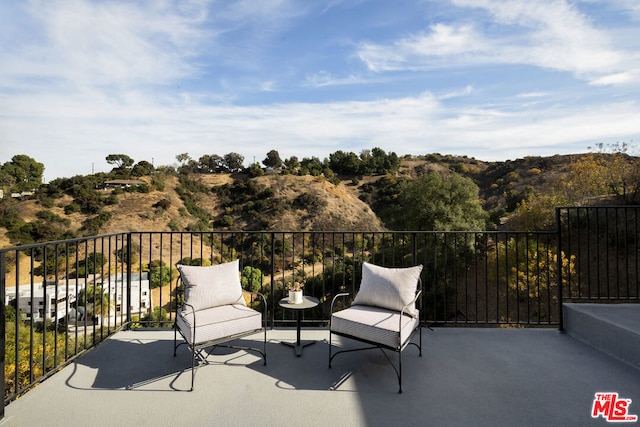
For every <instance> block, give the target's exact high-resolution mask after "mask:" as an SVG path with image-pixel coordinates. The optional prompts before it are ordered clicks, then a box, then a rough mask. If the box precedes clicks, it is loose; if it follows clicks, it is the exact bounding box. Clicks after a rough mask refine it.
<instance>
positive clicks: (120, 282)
mask: <svg viewBox="0 0 640 427" xmlns="http://www.w3.org/2000/svg"><path fill="white" fill-rule="evenodd" d="M126 279H127V276H126V275H124V274H116V275H111V276H109V282H107V283H104V282H103V283H102V284H101V285H102V286H103V289H104V290H105V291H106V292H109V296H110V298H111V301H113V302H114V304H113V306H112V307H111V309H110V310H109V316H110V317H114V318H115V319H119V318H120V317H121V316H124V315H126V313H127V305H129V308H130V309H131V314H132V315H137V316H140V317H142V316H143V315H145V314H148V313H149V311H150V309H151V292H150V286H149V273H142V275H140V274H138V273H131V301H130V302H129V301H127V287H126V286H127V283H126Z"/></svg>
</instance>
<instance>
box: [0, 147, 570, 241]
mask: <svg viewBox="0 0 640 427" xmlns="http://www.w3.org/2000/svg"><path fill="white" fill-rule="evenodd" d="M576 157H577V156H552V157H527V158H524V159H518V160H515V161H507V162H483V161H480V160H476V159H473V158H468V157H464V156H463V157H460V156H442V155H439V154H432V155H428V156H422V157H419V158H415V157H414V158H405V159H403V160H402V163H401V167H400V169H399V171H398V173H397V174H396V178H399V177H401V178H407V179H412V178H415V177H416V176H419V174H420V173H422V172H424V171H426V170H443V169H450V170H453V171H455V172H457V173H460V174H461V175H463V176H466V177H468V178H470V179H472V180H473V181H474V182H475V183H476V184H477V185H478V187H479V190H480V191H479V197H480V199H481V200H483V201H484V206H485V208H486V209H487V210H499V209H503V208H504V207H505V205H506V203H507V201H506V200H507V198H508V197H511V196H513V195H516V196H517V195H518V194H520V193H523V192H524V191H527V189H531V188H535V189H536V190H539V191H545V189H548V188H550V187H551V186H553V185H554V183H556V182H558V181H559V180H562V179H563V177H564V176H565V175H566V173H567V170H568V166H569V165H570V163H571V162H572V161H573V160H574V159H575V158H576ZM141 179H142V180H144V181H145V182H147V183H148V184H149V189H150V190H149V191H148V192H123V191H119V192H117V193H115V194H117V195H116V196H112V199H113V198H114V197H115V200H116V202H115V203H113V204H108V205H106V206H104V207H103V208H102V210H103V211H104V212H109V213H110V214H111V217H110V219H108V221H106V222H104V223H101V224H100V226H99V233H100V234H106V233H115V232H127V231H169V230H189V229H192V228H190V227H193V226H194V224H195V223H197V221H198V220H199V219H198V218H197V217H196V216H194V213H193V211H192V210H190V209H188V206H186V203H185V198H184V197H183V194H181V193H180V187H181V183H180V180H179V178H178V177H177V176H165V177H163V178H162V186H158V185H155V184H154V179H152V177H142V178H141ZM189 179H190V180H191V181H193V182H196V183H197V184H198V186H199V188H200V189H199V190H198V191H197V193H196V194H192V199H193V200H196V203H197V205H198V207H199V209H201V212H204V215H205V216H206V217H207V218H208V225H207V226H208V227H211V224H216V222H215V221H216V219H220V218H222V217H223V216H225V215H228V216H229V217H232V220H233V221H232V223H231V224H227V225H226V226H221V225H220V224H219V223H218V224H217V225H215V226H214V227H215V228H216V229H218V228H224V229H232V230H249V229H252V230H256V229H270V230H317V231H322V230H326V231H333V230H337V231H341V230H361V231H373V230H384V224H383V223H382V222H381V220H380V219H379V218H378V217H377V216H376V214H375V212H374V211H373V210H372V209H371V207H370V206H369V205H368V204H367V203H365V202H363V201H362V200H361V199H360V196H361V195H362V188H363V185H365V184H368V183H372V182H375V181H377V180H378V179H380V176H364V177H357V179H354V177H344V178H343V180H342V181H341V182H339V183H338V184H334V183H331V182H329V181H328V180H326V179H324V178H323V177H312V176H309V175H307V176H296V175H280V174H268V175H264V176H260V177H256V178H249V177H248V176H247V175H245V174H233V175H231V174H195V175H191V176H190V177H189ZM249 184H250V185H249ZM243 185H244V187H243ZM247 187H251V188H252V189H253V190H254V195H251V194H249V195H247V194H245V193H246V188H247ZM158 188H161V190H159V189H158ZM222 188H226V197H222V196H221V195H220V194H222V193H224V192H219V191H216V189H222ZM258 191H260V192H262V193H259V192H258ZM99 193H100V194H101V195H102V196H103V197H104V198H107V197H110V196H111V195H112V194H114V192H113V190H99ZM263 193H264V194H267V196H264V197H263V198H262V199H263V200H261V199H260V197H259V196H258V195H257V194H263ZM251 197H253V198H252V199H251ZM248 198H249V199H251V200H247V199H248ZM72 202H73V198H72V197H71V196H69V195H62V196H58V198H56V199H55V200H54V201H53V204H52V205H51V204H49V207H44V206H43V204H42V203H41V202H39V201H38V200H36V199H31V200H23V201H19V202H17V203H15V209H17V211H18V212H19V215H20V216H21V217H22V219H23V220H24V221H26V222H31V221H35V220H36V218H37V217H36V214H37V213H38V212H39V211H42V210H48V211H50V212H52V213H54V214H56V215H58V216H59V217H61V218H64V219H66V220H68V221H69V225H68V229H69V230H71V231H72V232H74V234H75V235H82V234H83V231H82V229H83V226H84V224H86V221H87V220H88V219H90V218H91V215H86V214H83V213H81V212H79V211H74V212H71V213H65V207H67V206H68V205H69V204H70V203H72ZM4 203H7V202H6V201H5V202H4ZM12 203H13V202H12ZM159 204H160V205H161V207H158V205H159ZM252 205H253V206H254V208H252ZM231 206H232V207H231ZM252 209H253V212H252V211H251V210H252ZM256 211H257V212H256ZM247 212H249V213H251V214H252V215H249V214H247ZM94 216H95V215H94ZM201 216H202V215H201ZM256 216H259V221H256V220H255V218H256ZM206 223H207V221H205V224H206ZM209 229H211V228H209ZM12 243H14V242H10V240H9V239H8V238H7V236H6V230H5V229H4V228H1V227H0V245H2V246H3V247H6V246H10V245H11V244H12Z"/></svg>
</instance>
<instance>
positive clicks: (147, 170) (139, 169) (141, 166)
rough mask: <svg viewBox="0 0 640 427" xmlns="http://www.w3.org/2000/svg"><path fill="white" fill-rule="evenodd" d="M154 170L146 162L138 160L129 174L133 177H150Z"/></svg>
mask: <svg viewBox="0 0 640 427" xmlns="http://www.w3.org/2000/svg"><path fill="white" fill-rule="evenodd" d="M154 170H155V168H154V167H153V165H152V164H151V163H149V162H147V161H146V160H140V161H139V162H138V163H137V164H136V165H135V166H134V167H133V169H132V170H131V174H132V175H133V176H145V175H151V174H152V173H153V172H154Z"/></svg>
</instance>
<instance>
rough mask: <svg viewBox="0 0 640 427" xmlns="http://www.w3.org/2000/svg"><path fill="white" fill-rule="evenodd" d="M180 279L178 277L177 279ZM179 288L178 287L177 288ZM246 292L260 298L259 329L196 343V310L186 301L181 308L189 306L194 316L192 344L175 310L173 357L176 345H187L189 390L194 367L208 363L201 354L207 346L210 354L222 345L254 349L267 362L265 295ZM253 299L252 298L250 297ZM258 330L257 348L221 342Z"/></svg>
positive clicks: (239, 348) (224, 346)
mask: <svg viewBox="0 0 640 427" xmlns="http://www.w3.org/2000/svg"><path fill="white" fill-rule="evenodd" d="M178 280H180V279H178ZM177 289H180V288H177ZM181 292H184V289H182V290H181ZM244 292H247V293H249V294H251V295H252V296H253V297H255V296H259V297H261V298H262V302H263V304H262V307H263V312H262V328H260V329H254V330H250V331H246V332H243V333H240V334H235V335H230V336H227V337H223V338H218V339H215V340H209V341H204V342H201V343H198V340H197V339H196V326H197V325H196V320H195V314H196V311H195V310H193V306H191V305H190V304H187V303H183V305H182V307H183V310H184V308H185V307H191V311H190V313H191V315H193V316H194V318H193V331H191V337H192V342H193V344H190V343H189V341H188V340H187V338H186V337H185V336H184V334H183V333H182V331H181V330H180V328H179V327H178V324H177V316H178V314H177V312H176V320H175V321H174V322H173V357H176V352H177V350H178V347H180V346H181V345H183V344H185V345H187V347H189V351H190V352H191V391H193V386H194V382H195V375H196V374H195V371H196V368H198V367H200V366H201V363H202V364H204V365H206V364H208V361H207V356H203V355H202V352H203V350H204V349H206V348H209V347H213V348H212V350H211V352H210V353H208V354H211V353H212V352H213V349H215V348H216V347H223V348H233V349H238V350H248V351H254V352H256V353H259V354H260V355H261V356H262V359H263V365H266V364H267V299H266V298H265V296H264V295H263V294H262V293H260V292H249V291H244ZM252 299H253V298H252ZM260 331H264V340H263V346H262V349H259V348H257V347H248V346H238V345H230V344H223V343H227V342H231V341H234V340H237V339H240V338H243V337H246V336H249V335H253V334H255V333H257V332H260ZM178 333H180V335H181V336H182V338H183V341H182V342H180V343H178V342H177V341H178ZM208 354H207V355H208ZM196 359H199V361H200V362H201V363H200V362H199V363H198V364H196Z"/></svg>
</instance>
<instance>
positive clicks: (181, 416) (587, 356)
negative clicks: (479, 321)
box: [0, 328, 640, 426]
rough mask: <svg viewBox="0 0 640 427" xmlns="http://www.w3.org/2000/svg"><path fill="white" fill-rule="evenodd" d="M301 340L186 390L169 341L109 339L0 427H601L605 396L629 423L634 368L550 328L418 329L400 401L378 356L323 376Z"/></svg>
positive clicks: (314, 352) (238, 355) (17, 405)
mask: <svg viewBox="0 0 640 427" xmlns="http://www.w3.org/2000/svg"><path fill="white" fill-rule="evenodd" d="M302 334H303V339H316V340H319V341H320V342H319V343H317V344H315V345H312V346H309V347H307V348H305V350H304V353H303V355H302V356H301V357H296V356H295V355H294V353H293V351H292V350H291V348H289V347H285V346H283V345H279V343H278V342H279V341H280V340H295V331H294V330H292V329H287V328H285V329H274V330H270V331H268V339H269V343H268V352H269V360H268V363H267V365H266V366H263V364H262V361H261V360H260V359H259V356H255V355H253V354H249V353H246V352H243V351H237V352H229V351H226V352H225V351H224V350H223V349H219V350H217V352H214V354H213V355H211V356H209V363H210V364H209V365H205V366H202V367H201V368H200V369H199V370H198V372H197V375H196V385H195V390H194V391H193V392H189V391H188V390H189V386H190V371H189V369H186V368H187V367H188V366H190V358H189V355H188V353H187V352H186V351H179V352H178V356H177V357H176V358H175V359H174V358H173V347H172V345H173V341H172V340H173V334H172V333H171V332H169V331H159V330H131V331H122V332H118V333H116V334H115V335H113V336H112V337H111V338H110V339H109V340H108V341H106V342H105V343H104V344H102V345H100V346H99V347H98V348H96V349H95V350H93V351H91V352H89V353H87V354H86V355H85V356H83V357H81V358H79V359H77V360H76V361H75V362H73V363H72V364H71V365H69V366H67V367H65V368H64V369H63V370H62V371H60V372H58V373H56V374H55V375H54V376H53V377H51V378H49V379H48V380H46V381H44V382H43V383H42V384H41V385H40V386H38V387H36V388H35V389H33V390H32V391H30V392H28V393H27V394H26V395H25V396H22V397H20V398H19V399H17V400H16V401H14V402H12V403H11V404H10V405H8V406H7V408H6V410H5V420H4V422H2V423H0V424H3V425H7V426H13V425H16V426H18V425H20V426H22V425H88V424H89V423H90V424H91V425H94V426H113V425H214V424H215V425H274V426H276V425H284V426H287V425H309V426H314V425H317V426H326V425H336V424H338V425H350V426H365V425H366V426H389V425H403V426H412V425H416V426H417V425H420V426H424V425H428V426H463V425H464V426H484V425H486V426H516V425H517V426H548V425H561V426H588V425H605V424H606V422H605V421H604V420H603V418H601V417H600V418H597V419H593V418H591V409H592V405H593V400H594V395H595V393H597V392H607V391H614V392H618V393H619V396H620V398H628V399H632V404H631V405H630V407H629V409H630V411H629V413H630V414H635V415H638V414H640V370H638V369H633V368H630V366H629V365H627V364H625V363H623V362H621V361H618V360H616V359H615V358H612V357H610V356H607V355H605V354H604V353H602V352H600V351H598V350H595V349H594V348H592V347H590V346H589V345H587V344H583V343H581V342H580V341H578V340H575V339H573V338H572V337H571V336H569V335H568V334H562V333H559V332H558V331H557V330H555V329H514V328H510V329H504V328H434V330H428V329H425V330H424V331H423V339H424V342H423V344H424V352H423V357H422V358H419V357H418V356H417V354H416V353H417V351H414V350H415V349H414V348H411V347H409V348H408V349H407V350H406V354H405V357H404V361H403V362H404V363H403V368H404V371H405V379H404V387H403V388H404V393H403V394H398V393H397V381H396V378H395V373H394V372H393V369H392V368H391V367H390V366H388V365H387V362H386V359H385V358H384V357H383V356H382V355H381V354H380V353H379V352H377V351H371V352H361V353H355V354H354V353H351V354H346V355H344V356H342V357H343V358H341V359H336V360H335V361H334V365H333V367H332V368H331V369H329V368H328V363H327V359H328V349H327V344H326V342H324V340H326V339H327V338H328V332H327V330H326V329H320V328H310V329H306V328H305V329H303V331H302ZM345 345H352V344H351V343H349V344H346V343H345ZM182 350H184V349H182Z"/></svg>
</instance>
